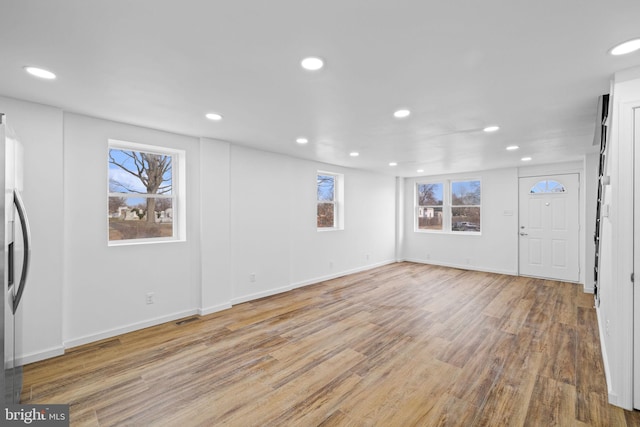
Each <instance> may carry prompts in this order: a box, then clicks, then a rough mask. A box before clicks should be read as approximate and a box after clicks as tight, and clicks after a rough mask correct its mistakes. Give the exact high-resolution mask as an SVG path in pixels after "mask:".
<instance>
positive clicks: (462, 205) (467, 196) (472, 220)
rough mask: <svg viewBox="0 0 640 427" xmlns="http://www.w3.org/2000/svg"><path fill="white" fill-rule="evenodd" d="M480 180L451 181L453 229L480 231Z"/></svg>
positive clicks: (458, 230) (456, 230)
mask: <svg viewBox="0 0 640 427" xmlns="http://www.w3.org/2000/svg"><path fill="white" fill-rule="evenodd" d="M480 196H481V194H480V181H479V180H472V181H452V182H451V231H455V232H460V231H470V232H478V233H479V232H480V211H481V205H480Z"/></svg>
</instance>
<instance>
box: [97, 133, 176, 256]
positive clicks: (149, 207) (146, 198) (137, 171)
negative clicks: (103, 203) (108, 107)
mask: <svg viewBox="0 0 640 427" xmlns="http://www.w3.org/2000/svg"><path fill="white" fill-rule="evenodd" d="M183 153H184V152H181V151H179V150H168V149H165V148H162V147H155V146H149V145H142V144H135V143H127V142H122V141H114V140H109V155H108V178H109V180H108V215H107V217H108V230H109V233H108V241H109V244H123V243H143V242H154V241H168V240H178V239H179V237H180V236H179V234H180V233H179V227H178V226H177V225H178V223H177V222H176V218H177V216H178V215H177V214H178V212H177V211H178V207H179V203H178V194H177V193H178V192H177V191H176V190H177V189H178V188H181V186H180V187H179V186H178V185H177V184H178V181H179V180H178V169H179V167H178V165H179V164H181V163H183V162H184V154H183ZM149 212H151V213H152V214H151V215H149Z"/></svg>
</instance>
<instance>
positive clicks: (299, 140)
mask: <svg viewBox="0 0 640 427" xmlns="http://www.w3.org/2000/svg"><path fill="white" fill-rule="evenodd" d="M296 142H297V143H298V144H306V143H307V142H309V140H308V139H307V138H298V139H296Z"/></svg>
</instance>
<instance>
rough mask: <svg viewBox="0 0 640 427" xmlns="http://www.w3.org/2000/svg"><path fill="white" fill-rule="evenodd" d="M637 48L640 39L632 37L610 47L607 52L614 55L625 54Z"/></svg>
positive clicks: (639, 45)
mask: <svg viewBox="0 0 640 427" xmlns="http://www.w3.org/2000/svg"><path fill="white" fill-rule="evenodd" d="M638 49H640V39H633V40H629V41H626V42H624V43H620V44H619V45H617V46H616V47H614V48H613V49H611V50H610V51H609V53H610V54H611V55H614V56H618V55H626V54H627V53H631V52H635V51H636V50H638Z"/></svg>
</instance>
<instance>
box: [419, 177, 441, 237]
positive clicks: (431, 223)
mask: <svg viewBox="0 0 640 427" xmlns="http://www.w3.org/2000/svg"><path fill="white" fill-rule="evenodd" d="M417 191H418V229H420V230H442V214H443V212H442V205H443V198H442V183H432V184H418V190H417Z"/></svg>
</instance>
